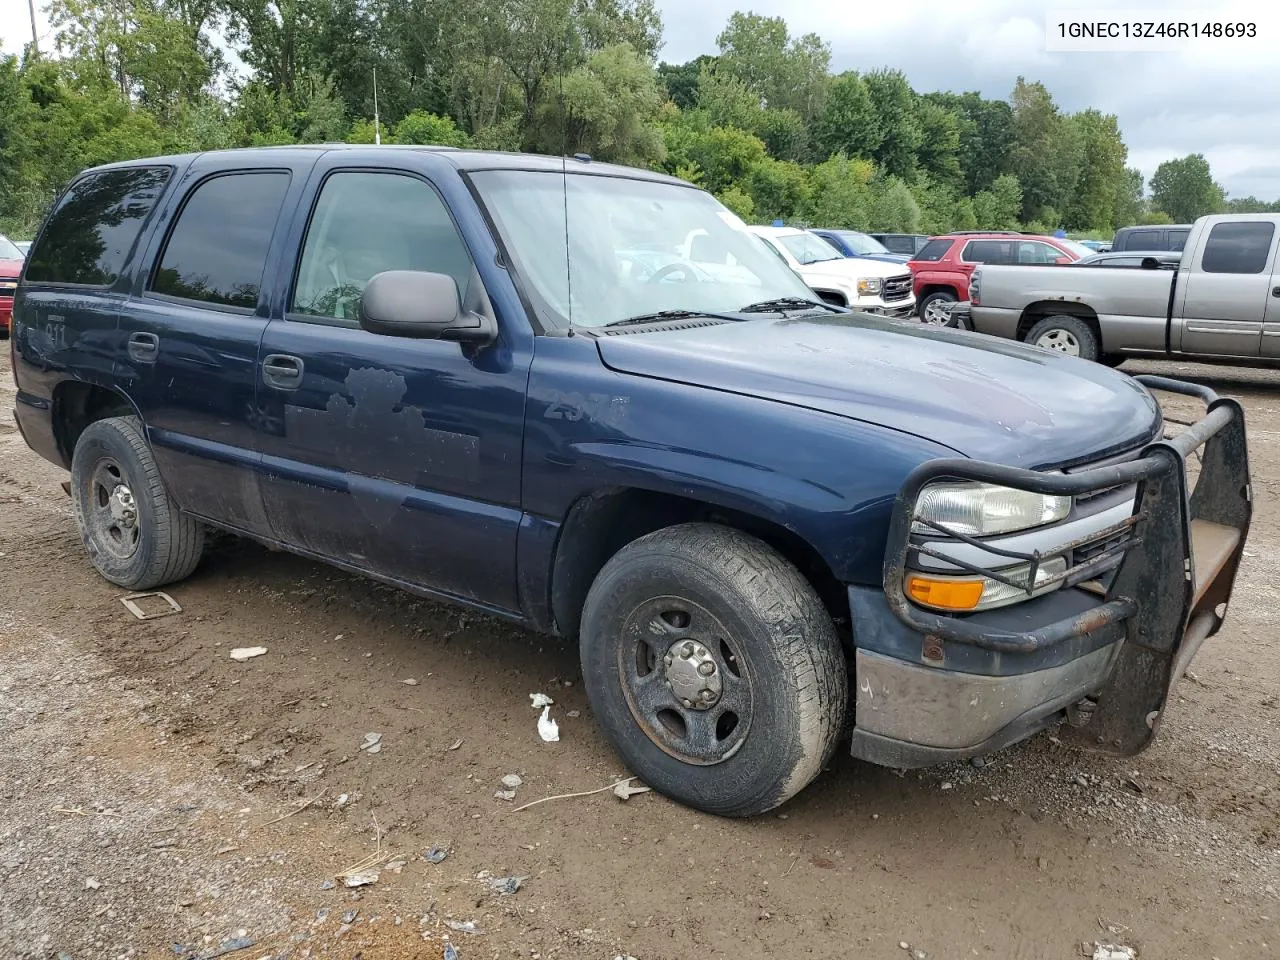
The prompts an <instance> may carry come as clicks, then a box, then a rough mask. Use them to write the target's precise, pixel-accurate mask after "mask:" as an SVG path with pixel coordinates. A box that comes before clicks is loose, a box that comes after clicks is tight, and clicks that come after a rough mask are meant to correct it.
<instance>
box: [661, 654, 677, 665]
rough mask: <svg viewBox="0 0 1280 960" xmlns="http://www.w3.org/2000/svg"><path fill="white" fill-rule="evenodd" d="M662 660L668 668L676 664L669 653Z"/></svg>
mask: <svg viewBox="0 0 1280 960" xmlns="http://www.w3.org/2000/svg"><path fill="white" fill-rule="evenodd" d="M662 660H663V662H664V663H665V664H666V665H667V666H668V667H669V666H671V664H673V663H674V662H675V661H674V660H673V659H672V658H671V654H669V653H668V654H667V655H666V656H665V657H663V658H662Z"/></svg>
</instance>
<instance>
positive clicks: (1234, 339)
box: [955, 214, 1280, 365]
mask: <svg viewBox="0 0 1280 960" xmlns="http://www.w3.org/2000/svg"><path fill="white" fill-rule="evenodd" d="M1277 227H1280V216H1278V215H1276V214H1237V215H1216V216H1209V217H1201V218H1200V219H1199V220H1197V221H1196V222H1195V224H1194V225H1193V226H1192V228H1191V234H1190V236H1189V237H1188V238H1187V245H1186V248H1185V249H1184V250H1183V252H1182V258H1181V260H1180V261H1179V263H1178V266H1177V270H1176V271H1171V270H1168V269H1144V268H1143V267H1142V266H1141V265H1137V266H1133V267H1130V268H1125V267H1122V266H1120V267H1118V266H1107V265H1101V264H1099V265H1096V266H1095V265H1075V264H1073V265H1069V266H1044V267H1031V266H1018V267H1006V266H983V267H981V268H979V269H978V270H977V271H975V273H974V275H973V277H972V279H971V280H970V282H969V296H970V301H969V303H968V304H959V305H957V313H956V314H955V317H956V325H963V326H966V327H968V328H969V329H972V330H976V331H978V332H979V333H986V334H991V335H994V336H997V337H1006V338H1008V339H1011V340H1022V341H1025V342H1027V343H1031V344H1034V345H1036V346H1040V347H1044V348H1046V349H1050V350H1058V351H1060V352H1063V353H1069V354H1072V355H1073V356H1078V357H1083V358H1085V359H1087V360H1098V361H1101V362H1104V363H1108V364H1111V365H1116V364H1118V363H1121V362H1123V360H1124V359H1125V358H1126V357H1128V356H1139V355H1146V356H1180V357H1194V358H1201V359H1217V358H1233V359H1246V360H1247V359H1251V358H1260V359H1268V360H1280V264H1278V263H1277V262H1276V247H1277V243H1278V242H1280V229H1277ZM1151 259H1152V260H1154V258H1151ZM1152 266H1159V264H1158V263H1156V262H1150V263H1148V264H1147V267H1152Z"/></svg>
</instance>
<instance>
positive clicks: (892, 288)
mask: <svg viewBox="0 0 1280 960" xmlns="http://www.w3.org/2000/svg"><path fill="white" fill-rule="evenodd" d="M881 289H882V291H883V298H884V301H885V302H886V303H889V302H890V301H893V300H905V299H906V298H907V297H909V296H910V295H911V274H909V273H904V274H903V275H902V276H900V277H889V278H888V279H887V280H885V282H884V284H883V285H882V287H881Z"/></svg>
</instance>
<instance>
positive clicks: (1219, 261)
mask: <svg viewBox="0 0 1280 960" xmlns="http://www.w3.org/2000/svg"><path fill="white" fill-rule="evenodd" d="M1274 232H1275V226H1274V225H1272V224H1270V223H1262V222H1246V223H1219V224H1217V225H1216V226H1215V227H1214V228H1213V229H1212V230H1210V231H1209V239H1208V241H1207V242H1206V243H1205V247H1204V259H1203V260H1202V261H1201V263H1200V266H1201V268H1202V269H1203V270H1204V272H1205V273H1261V272H1262V271H1263V270H1264V269H1265V268H1266V266H1267V259H1268V257H1269V256H1270V254H1271V237H1272V234H1274Z"/></svg>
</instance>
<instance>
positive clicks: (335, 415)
mask: <svg viewBox="0 0 1280 960" xmlns="http://www.w3.org/2000/svg"><path fill="white" fill-rule="evenodd" d="M344 162H346V163H349V162H350V161H347V160H346V159H345V158H344V157H343V155H341V154H335V155H332V156H331V157H330V158H326V161H322V163H321V165H320V166H319V167H318V168H317V170H316V175H315V177H314V178H313V179H314V180H315V181H316V182H317V183H318V194H317V196H316V199H315V202H314V205H313V206H312V208H311V213H310V217H309V221H308V223H307V224H306V227H305V229H304V230H303V231H301V239H300V241H299V243H298V245H297V246H298V250H297V264H296V267H295V269H294V274H293V281H292V284H291V288H290V291H289V293H288V296H287V300H286V303H285V305H284V311H283V313H282V315H281V316H280V317H279V318H278V319H273V320H272V321H271V323H270V324H269V325H268V326H267V330H266V333H265V335H264V337H263V340H262V346H261V351H260V354H259V368H260V379H259V407H260V410H261V413H262V415H263V416H262V419H261V423H262V425H263V430H264V432H263V434H262V436H261V437H260V440H259V446H260V449H261V450H262V452H263V455H264V461H263V466H264V470H265V474H264V499H265V503H266V506H267V511H268V513H269V515H270V516H271V521H272V525H273V528H274V530H275V535H276V537H277V538H278V539H280V540H282V541H284V542H285V543H287V544H290V545H292V546H294V547H298V548H301V549H303V550H305V551H308V552H310V553H314V554H316V555H319V556H322V557H325V558H328V559H331V560H336V561H338V562H340V563H343V564H346V565H348V566H351V567H353V568H356V569H359V570H363V571H368V572H372V573H375V574H378V575H381V576H384V577H389V578H392V579H395V580H397V581H401V582H404V583H407V584H412V585H415V586H419V587H423V588H427V589H431V590H434V591H438V592H442V593H446V594H450V595H453V596H458V597H462V598H464V599H468V600H473V601H476V602H479V603H483V604H487V605H490V606H494V607H497V608H501V609H504V610H516V609H518V603H517V600H516V577H515V554H516V535H517V532H518V531H519V526H520V517H521V514H520V464H521V442H522V437H523V416H524V399H525V389H526V384H527V380H528V374H529V363H530V359H531V355H530V352H529V349H528V346H527V341H526V340H522V341H520V343H515V342H514V341H513V340H512V338H511V336H510V333H511V324H512V322H513V321H514V318H510V317H507V318H503V317H501V316H499V317H497V321H498V326H499V329H500V330H501V331H502V332H501V333H500V335H499V339H498V341H497V342H495V343H492V344H489V345H486V346H483V347H479V348H475V347H470V346H463V345H460V344H457V343H450V342H445V341H439V340H415V339H410V338H405V337H393V336H386V335H380V334H373V333H369V332H367V331H365V330H363V329H361V327H360V325H359V322H358V317H359V309H360V299H361V296H362V295H363V292H364V288H365V285H366V284H367V283H368V282H369V280H370V279H371V278H372V277H373V276H374V275H375V274H378V273H381V272H383V271H385V270H396V269H400V270H421V271H430V272H434V273H443V274H447V275H449V276H451V277H453V278H454V280H455V281H456V283H457V286H458V291H459V295H460V297H461V300H462V304H463V306H464V307H465V308H467V309H471V310H475V311H490V312H492V309H493V308H492V306H491V305H490V301H489V298H488V297H487V295H486V293H485V290H484V287H483V285H482V283H481V280H480V276H479V274H478V272H477V270H476V267H475V264H474V262H473V260H472V257H471V254H470V253H469V251H468V247H467V245H466V243H465V242H464V241H463V238H462V236H461V235H460V233H459V231H458V229H457V227H456V226H455V223H454V221H453V219H452V217H451V216H450V213H449V208H448V207H447V206H446V204H445V203H444V201H443V200H442V198H441V196H440V194H439V193H438V192H437V190H436V188H435V186H434V185H433V184H432V182H431V181H430V180H429V179H427V178H426V177H424V176H421V175H419V174H417V173H413V172H409V171H404V170H397V169H370V168H351V167H349V166H343V165H342V164H343V163H344ZM326 163H327V166H326Z"/></svg>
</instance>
